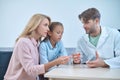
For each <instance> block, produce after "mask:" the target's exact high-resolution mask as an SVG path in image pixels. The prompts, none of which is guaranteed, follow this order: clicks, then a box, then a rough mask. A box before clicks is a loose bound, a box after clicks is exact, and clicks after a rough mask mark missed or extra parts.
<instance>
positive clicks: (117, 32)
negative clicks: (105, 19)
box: [103, 27, 120, 35]
mask: <svg viewBox="0 0 120 80" xmlns="http://www.w3.org/2000/svg"><path fill="white" fill-rule="evenodd" d="M103 29H105V30H106V32H107V33H108V34H110V35H119V34H120V32H119V31H118V30H117V29H115V28H111V27H103Z"/></svg>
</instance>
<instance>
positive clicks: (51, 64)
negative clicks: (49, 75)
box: [44, 60, 58, 71]
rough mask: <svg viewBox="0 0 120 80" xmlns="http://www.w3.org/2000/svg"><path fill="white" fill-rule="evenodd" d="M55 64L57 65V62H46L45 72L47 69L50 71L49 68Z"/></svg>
mask: <svg viewBox="0 0 120 80" xmlns="http://www.w3.org/2000/svg"><path fill="white" fill-rule="evenodd" d="M57 64H58V62H57V60H53V61H51V62H48V63H46V64H44V66H45V71H48V69H50V68H51V67H53V66H55V65H57Z"/></svg>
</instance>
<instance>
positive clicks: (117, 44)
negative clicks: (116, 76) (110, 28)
mask: <svg viewBox="0 0 120 80" xmlns="http://www.w3.org/2000/svg"><path fill="white" fill-rule="evenodd" d="M114 33H115V40H114V53H115V57H114V58H111V59H108V60H104V61H105V63H106V64H108V65H109V66H110V68H120V33H119V32H117V31H116V32H114Z"/></svg>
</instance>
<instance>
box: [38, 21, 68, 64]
mask: <svg viewBox="0 0 120 80" xmlns="http://www.w3.org/2000/svg"><path fill="white" fill-rule="evenodd" d="M63 31H64V28H63V25H62V23H60V22H52V23H51V25H50V26H49V31H48V37H47V38H45V39H44V40H43V41H42V42H41V44H40V46H39V53H40V64H45V63H48V62H51V61H53V60H55V59H57V58H58V57H60V56H67V52H66V49H65V48H64V46H63V43H62V41H61V38H62V34H63Z"/></svg>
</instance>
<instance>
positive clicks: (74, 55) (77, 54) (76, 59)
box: [72, 53, 80, 64]
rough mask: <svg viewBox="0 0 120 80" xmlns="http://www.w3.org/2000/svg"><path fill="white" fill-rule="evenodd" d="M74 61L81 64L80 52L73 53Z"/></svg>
mask: <svg viewBox="0 0 120 80" xmlns="http://www.w3.org/2000/svg"><path fill="white" fill-rule="evenodd" d="M72 56H73V63H75V64H80V53H76V54H73V55H72Z"/></svg>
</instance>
